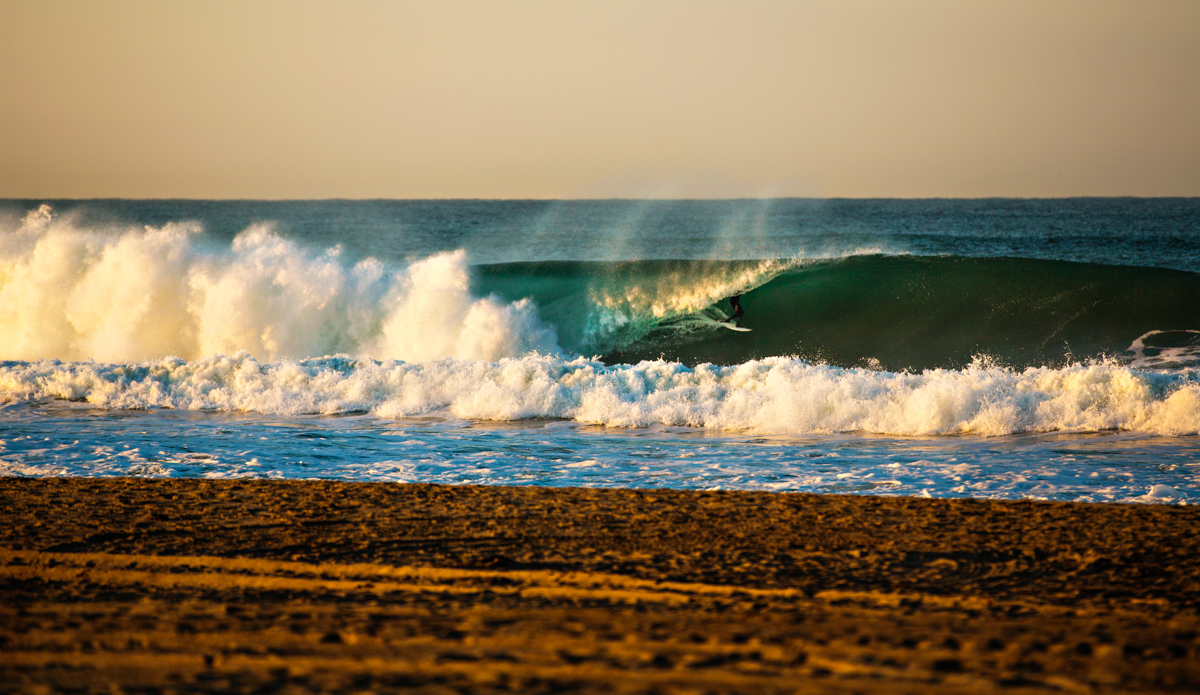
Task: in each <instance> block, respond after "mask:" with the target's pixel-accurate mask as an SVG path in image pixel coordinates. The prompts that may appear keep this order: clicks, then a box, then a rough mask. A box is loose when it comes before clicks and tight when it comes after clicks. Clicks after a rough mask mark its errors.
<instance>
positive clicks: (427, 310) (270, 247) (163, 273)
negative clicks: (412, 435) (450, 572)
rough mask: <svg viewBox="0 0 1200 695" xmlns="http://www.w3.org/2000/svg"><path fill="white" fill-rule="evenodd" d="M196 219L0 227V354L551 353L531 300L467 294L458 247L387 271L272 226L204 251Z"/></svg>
mask: <svg viewBox="0 0 1200 695" xmlns="http://www.w3.org/2000/svg"><path fill="white" fill-rule="evenodd" d="M201 232H202V230H201V228H200V226H199V225H198V224H195V223H172V224H167V225H165V226H162V227H157V228H156V227H146V228H142V229H128V230H124V231H122V232H120V233H112V232H109V231H97V230H92V229H80V228H78V227H76V226H75V225H73V224H72V223H71V221H70V220H69V219H68V220H61V221H60V220H56V219H54V218H53V217H52V215H51V213H50V209H49V207H48V206H42V208H40V209H38V210H36V211H34V212H32V213H30V214H29V215H27V216H26V217H25V219H24V220H23V222H22V223H21V225H20V228H19V229H17V230H12V231H9V232H7V233H4V234H0V335H3V336H4V340H3V341H0V359H11V360H35V359H43V358H53V359H65V360H81V359H97V360H103V361H107V362H135V361H141V360H145V359H150V358H155V357H163V356H167V355H172V356H177V357H181V358H185V359H196V358H199V357H204V356H207V355H213V354H222V353H233V352H237V351H241V350H245V351H248V352H249V353H251V354H253V355H255V356H257V357H258V358H260V359H267V360H274V359H280V358H288V357H290V358H300V357H310V356H318V355H331V354H337V353H347V354H353V355H357V356H362V357H379V358H391V359H401V360H406V361H424V360H430V359H438V358H443V357H455V358H460V359H484V360H495V359H500V358H502V357H511V356H515V355H520V354H525V353H527V352H530V351H540V352H545V353H550V354H557V353H558V352H559V351H560V350H559V347H558V343H557V339H556V337H555V333H554V330H553V328H551V327H548V326H546V325H545V324H544V323H542V322H541V321H540V320H539V318H538V315H537V310H536V307H534V306H533V304H532V303H531V302H530V301H528V300H524V299H521V300H516V301H512V302H506V301H503V300H500V299H498V298H496V297H491V296H484V297H477V296H473V295H472V294H471V292H470V287H469V285H470V278H469V271H468V266H467V260H466V256H465V254H464V253H463V252H461V251H459V252H453V253H445V254H440V255H436V256H433V257H431V258H427V259H423V260H420V261H416V262H413V263H411V264H409V265H407V266H406V267H401V268H389V267H386V266H385V265H384V264H383V263H381V262H379V261H377V260H374V259H366V260H363V261H360V262H358V263H355V264H353V265H348V264H346V263H344V262H343V261H342V259H341V258H340V250H339V249H338V248H332V249H329V250H326V251H324V252H311V251H308V250H306V249H303V248H301V247H300V246H299V245H297V244H296V243H295V242H293V241H290V240H288V239H285V238H283V237H281V236H280V235H278V234H276V233H275V232H273V231H272V229H271V227H270V226H269V225H256V226H253V227H251V228H249V229H247V230H246V231H244V232H243V233H241V234H240V235H238V237H237V238H236V239H234V241H233V243H232V245H231V246H230V247H228V248H223V249H221V248H212V247H210V246H209V245H206V244H205V243H204V242H203V240H202V237H201Z"/></svg>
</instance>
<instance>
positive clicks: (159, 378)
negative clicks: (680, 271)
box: [0, 353, 1200, 435]
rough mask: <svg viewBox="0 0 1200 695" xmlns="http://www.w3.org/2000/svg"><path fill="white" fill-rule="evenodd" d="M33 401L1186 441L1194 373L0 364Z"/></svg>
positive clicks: (499, 364) (225, 361) (243, 361)
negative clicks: (1154, 436) (1103, 434)
mask: <svg viewBox="0 0 1200 695" xmlns="http://www.w3.org/2000/svg"><path fill="white" fill-rule="evenodd" d="M37 399H68V400H74V401H85V402H87V403H91V404H94V405H96V406H99V407H106V408H184V409H215V410H239V411H255V412H260V413H274V414H288V415H295V414H302V413H325V414H336V413H355V412H369V413H374V414H377V415H380V416H385V417H401V416H413V415H426V414H438V413H444V414H451V415H454V416H458V417H463V418H473V419H485V420H520V419H529V418H562V419H570V420H577V421H581V422H588V423H601V424H605V425H611V426H648V425H654V424H662V425H679V426H691V427H704V428H719V429H736V430H743V431H756V432H775V433H831V432H869V433H879V434H895V435H947V434H977V435H1004V434H1011V433H1018V432H1055V431H1070V432H1092V431H1102V430H1132V431H1139V432H1152V433H1158V434H1164V435H1195V434H1197V433H1198V429H1200V373H1198V372H1196V371H1195V370H1191V369H1185V370H1180V371H1176V372H1145V371H1139V370H1134V369H1130V368H1129V367H1126V366H1122V365H1117V364H1113V363H1105V364H1099V363H1097V364H1090V365H1073V366H1069V367H1065V368H1059V369H1052V368H1049V367H1040V368H1035V369H1028V370H1024V371H1015V370H1012V369H1008V368H1000V367H994V366H988V365H986V364H984V363H982V362H978V363H976V364H974V365H971V366H969V367H967V368H965V369H961V370H941V369H936V370H927V371H924V372H922V373H919V374H914V373H893V372H882V371H873V370H869V369H845V368H839V367H832V366H829V365H816V364H810V363H807V362H805V361H803V360H799V359H790V358H781V357H775V358H770V359H765V360H755V361H750V362H746V363H744V364H740V365H737V366H730V367H717V366H714V365H701V366H699V367H696V368H689V367H686V366H684V365H682V364H679V363H674V362H664V361H654V362H642V363H640V364H637V365H617V366H610V365H605V364H603V363H601V362H597V361H592V360H587V359H583V358H575V359H564V358H558V357H551V356H546V355H526V356H524V357H520V358H506V359H501V360H497V361H483V360H456V359H442V360H435V361H431V362H426V363H423V364H413V363H404V362H395V361H384V362H380V361H376V360H362V359H352V358H338V357H330V358H321V359H310V360H300V361H289V360H284V361H279V362H272V363H261V362H258V361H257V360H255V359H254V358H253V357H250V356H249V355H247V354H245V353H239V354H237V355H233V356H217V357H210V358H206V359H203V360H197V361H193V362H185V361H183V360H181V359H178V358H171V359H164V360H157V361H151V362H145V363H142V364H138V365H109V364H97V363H90V362H86V363H81V362H76V363H66V364H64V363H60V362H57V361H39V362H31V363H30V362H25V363H7V364H3V365H0V401H29V400H37Z"/></svg>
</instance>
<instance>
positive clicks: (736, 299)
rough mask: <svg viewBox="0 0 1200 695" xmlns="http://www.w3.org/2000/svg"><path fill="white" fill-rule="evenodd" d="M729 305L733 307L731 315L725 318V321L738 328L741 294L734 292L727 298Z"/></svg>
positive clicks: (740, 316) (739, 323)
mask: <svg viewBox="0 0 1200 695" xmlns="http://www.w3.org/2000/svg"><path fill="white" fill-rule="evenodd" d="M729 306H730V308H732V309H733V316H730V317H729V318H727V319H725V322H726V323H732V324H733V325H735V326H737V327H738V328H741V327H742V295H740V294H735V295H733V296H732V297H730V298H729Z"/></svg>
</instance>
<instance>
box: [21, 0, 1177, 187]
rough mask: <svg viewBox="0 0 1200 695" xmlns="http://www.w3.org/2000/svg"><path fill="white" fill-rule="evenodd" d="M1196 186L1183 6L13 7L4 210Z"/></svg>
mask: <svg viewBox="0 0 1200 695" xmlns="http://www.w3.org/2000/svg"><path fill="white" fill-rule="evenodd" d="M773 195H801V196H848V197H864V196H899V197H911V196H1073V195H1186V196H1194V195H1200V2H1198V1H1197V0H1179V1H1170V0H1130V1H1127V2H1109V1H1105V0H1081V1H1079V2H1065V1H1064V2H1056V1H1054V0H1030V1H1025V0H976V1H970V0H906V1H902V0H829V1H828V2H809V1H806V0H794V1H792V2H754V1H752V0H749V1H748V0H737V1H736V2H735V1H730V2H704V1H702V0H687V1H680V2H656V1H654V0H636V1H632V2H624V1H619V0H603V1H602V2H583V1H576V0H567V1H563V0H554V1H548V2H525V1H516V0H506V1H504V2H497V1H488V2H482V1H481V2H453V1H447V0H436V1H435V0H430V1H429V2H399V1H389V2H382V1H381V2H366V1H356V0H338V1H336V2H334V1H332V0H331V1H328V2H304V1H301V0H281V1H266V0H252V1H237V2H235V1H229V2H173V1H167V0H146V1H141V0H131V1H128V2H114V1H110V0H88V1H84V0H78V1H65V2H60V1H55V0H0V197H34V198H36V197H127V198H137V197H186V198H329V197H344V198H376V197H380V198H443V197H470V198H563V197H736V196H773Z"/></svg>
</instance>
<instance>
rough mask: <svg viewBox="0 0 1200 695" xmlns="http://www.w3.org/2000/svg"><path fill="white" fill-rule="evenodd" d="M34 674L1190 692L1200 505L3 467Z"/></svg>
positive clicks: (173, 685) (10, 561)
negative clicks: (125, 474) (26, 471)
mask: <svg viewBox="0 0 1200 695" xmlns="http://www.w3.org/2000/svg"><path fill="white" fill-rule="evenodd" d="M0 500H2V501H3V505H0V507H2V511H0V514H2V515H3V523H0V574H2V575H3V577H4V579H3V582H4V583H3V586H4V589H3V591H4V600H3V601H0V606H2V607H0V610H3V611H4V613H5V617H4V620H3V621H2V624H3V625H4V626H5V627H3V628H0V647H2V653H0V680H3V681H7V682H10V683H15V684H20V685H19V686H18V687H17V690H16V691H20V690H21V689H22V688H24V689H28V690H30V691H31V692H32V691H36V690H38V689H40V688H42V687H43V686H50V687H51V688H52V689H54V690H62V689H71V688H75V687H80V684H85V685H88V686H89V687H91V685H92V684H95V683H111V684H113V685H114V686H116V687H119V688H121V689H123V690H126V691H135V690H139V689H142V690H147V689H159V690H162V689H164V688H166V687H167V686H168V685H169V686H170V689H172V690H174V691H176V692H215V691H226V692H228V691H235V692H240V691H247V692H248V691H253V690H256V689H259V688H263V687H272V688H274V687H284V686H287V687H289V688H291V689H295V690H298V691H301V692H303V691H316V690H331V691H335V692H351V691H355V690H358V691H363V690H379V689H395V688H398V687H403V688H406V689H413V690H428V691H430V692H433V691H435V690H436V691H439V692H444V691H445V690H446V689H447V688H449V689H450V690H458V691H470V692H499V691H506V690H513V689H517V690H521V691H525V692H540V691H543V690H544V691H551V690H555V689H562V688H569V689H572V690H578V691H584V692H592V691H595V692H601V691H603V692H611V691H613V690H618V691H623V692H624V691H629V692H649V691H655V692H675V691H679V692H684V691H697V690H699V691H701V692H703V691H712V692H745V691H748V690H755V691H763V692H783V691H792V690H795V689H796V688H798V687H802V688H804V689H806V690H811V691H813V692H849V691H854V692H896V691H914V690H920V691H925V692H990V691H999V690H1004V691H1005V692H1014V691H1015V692H1021V691H1024V690H1028V691H1031V692H1032V691H1034V690H1039V691H1042V690H1045V689H1046V688H1048V687H1052V688H1056V689H1076V688H1078V689H1085V690H1091V691H1094V692H1118V691H1120V692H1138V691H1146V692H1149V691H1154V692H1163V691H1171V690H1189V689H1193V688H1195V687H1196V685H1197V684H1198V683H1200V665H1198V664H1196V663H1194V662H1196V661H1197V659H1196V655H1197V654H1198V653H1200V611H1198V610H1197V606H1200V579H1197V578H1198V577H1200V552H1198V551H1200V509H1196V508H1195V507H1190V506H1188V507H1174V506H1172V507H1168V506H1158V505H1122V504H1090V503H1078V502H1029V501H1017V502H1007V501H990V500H973V499H918V498H904V497H873V496H854V495H813V494H804V493H765V492H692V491H672V490H621V489H592V488H539V487H487V486H479V487H472V486H439V485H426V484H397V483H348V482H335V481H274V480H245V479H242V480H205V479H166V480H156V479H138V478H49V479H41V478H0Z"/></svg>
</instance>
